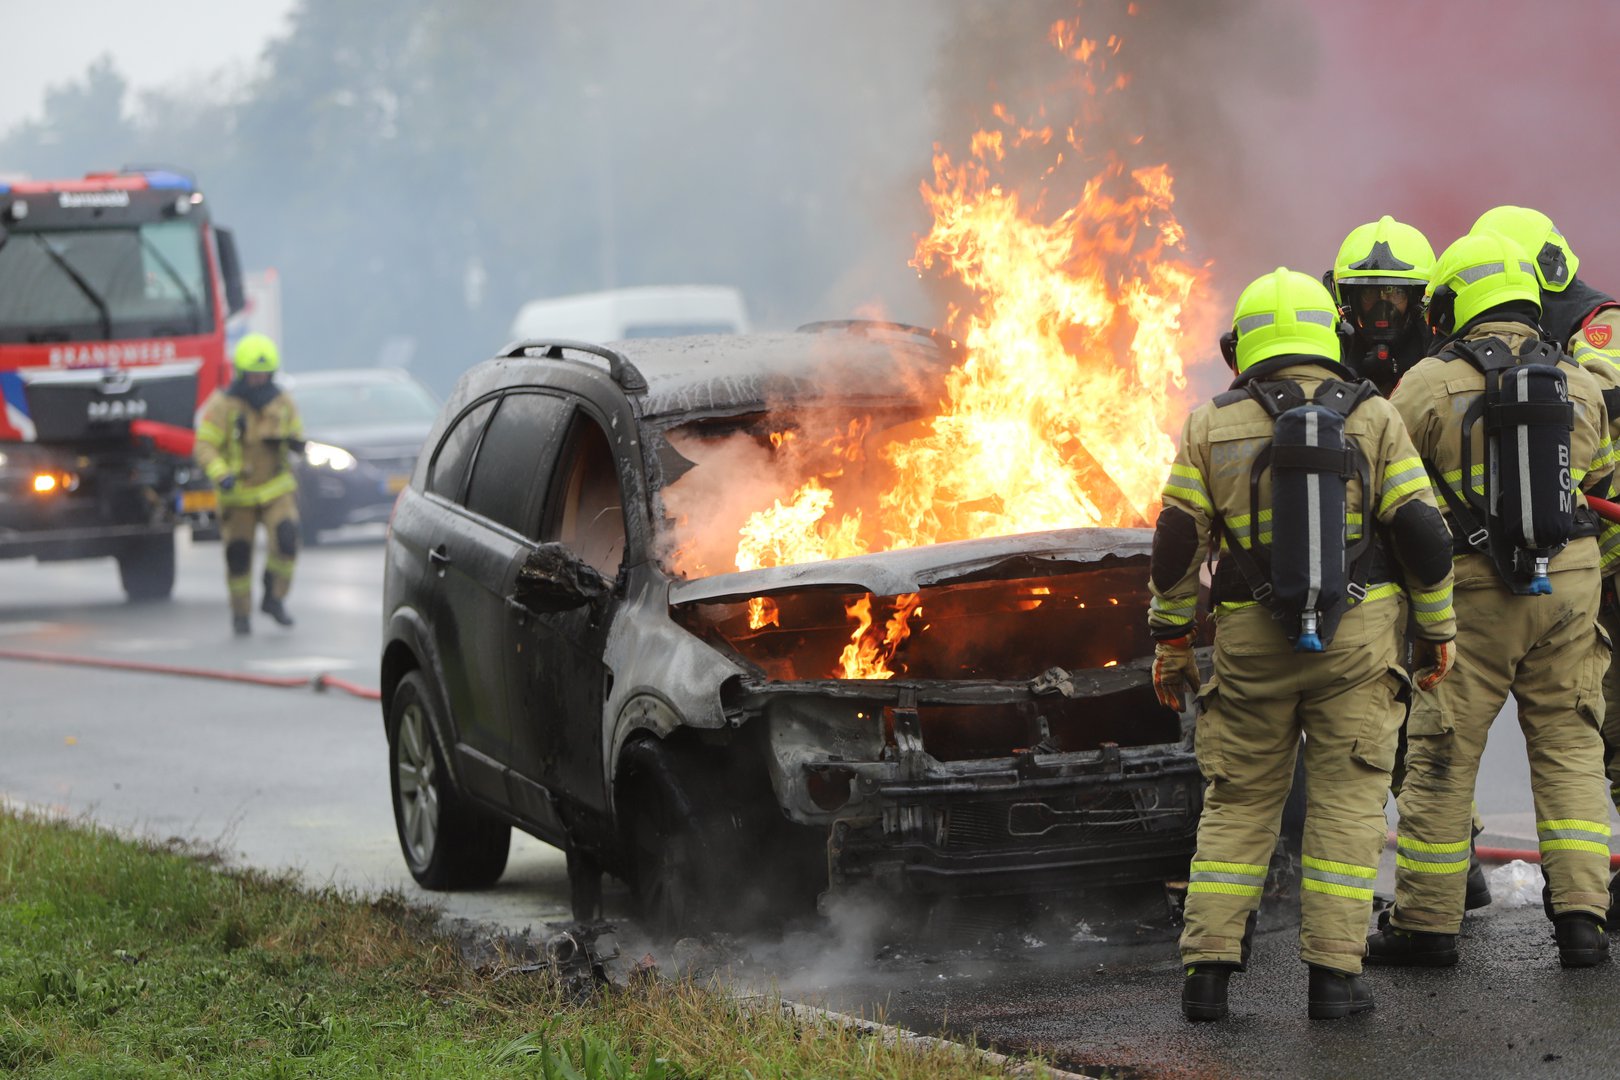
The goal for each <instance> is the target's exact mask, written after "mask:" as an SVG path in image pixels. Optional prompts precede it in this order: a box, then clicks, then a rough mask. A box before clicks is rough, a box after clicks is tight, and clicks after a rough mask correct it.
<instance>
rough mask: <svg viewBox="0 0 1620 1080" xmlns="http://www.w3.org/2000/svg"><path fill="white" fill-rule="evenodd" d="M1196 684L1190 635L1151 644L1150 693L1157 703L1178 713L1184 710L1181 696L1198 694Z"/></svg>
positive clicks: (1195, 665) (1194, 661)
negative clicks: (1151, 680)
mask: <svg viewBox="0 0 1620 1080" xmlns="http://www.w3.org/2000/svg"><path fill="white" fill-rule="evenodd" d="M1198 683H1199V679H1198V662H1197V661H1196V660H1194V659H1193V650H1192V635H1191V634H1183V635H1182V636H1181V637H1178V638H1167V639H1161V640H1159V641H1156V642H1154V644H1153V692H1154V693H1156V694H1158V695H1159V704H1161V705H1163V706H1164V707H1165V708H1167V709H1174V710H1176V712H1180V711H1181V710H1182V709H1184V708H1186V703H1185V700H1184V697H1185V695H1187V694H1189V693H1190V694H1197V693H1198Z"/></svg>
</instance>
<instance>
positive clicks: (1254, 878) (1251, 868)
mask: <svg viewBox="0 0 1620 1080" xmlns="http://www.w3.org/2000/svg"><path fill="white" fill-rule="evenodd" d="M1265 884H1266V868H1265V867H1264V866H1256V865H1254V864H1253V863H1231V862H1196V861H1195V862H1194V863H1193V864H1192V867H1191V873H1189V874H1188V876H1187V891H1188V892H1190V893H1191V892H1207V893H1224V894H1226V895H1227V896H1259V895H1260V893H1261V892H1262V891H1263V890H1264V888H1265Z"/></svg>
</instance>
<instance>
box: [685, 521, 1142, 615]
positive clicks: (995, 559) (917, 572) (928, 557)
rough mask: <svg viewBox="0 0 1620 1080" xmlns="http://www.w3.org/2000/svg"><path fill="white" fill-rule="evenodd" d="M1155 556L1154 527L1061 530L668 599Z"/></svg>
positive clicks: (898, 584) (909, 586) (895, 588)
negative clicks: (1152, 528) (1153, 551)
mask: <svg viewBox="0 0 1620 1080" xmlns="http://www.w3.org/2000/svg"><path fill="white" fill-rule="evenodd" d="M1152 550H1153V532H1152V530H1150V529H1056V530H1052V531H1049V532H1037V533H1020V534H1018V535H1015V536H994V537H986V538H984V539H980V540H956V541H952V542H950V543H946V544H930V545H928V546H926V547H917V548H901V549H899V550H896V551H881V552H877V553H876V554H872V555H856V556H852V557H850V558H846V559H829V560H826V561H823V562H813V563H799V564H796V565H793V566H774V567H769V568H767V569H764V570H741V571H737V572H735V573H730V574H715V575H713V576H711V577H705V578H696V579H693V580H691V581H682V582H678V583H676V584H675V585H673V586H671V588H670V593H669V601H670V603H671V604H674V605H681V604H688V603H694V602H705V601H717V600H718V601H728V600H745V599H748V598H750V597H756V596H766V595H769V594H771V593H775V592H781V591H783V590H790V589H806V588H818V587H829V588H833V587H840V586H842V587H846V588H853V589H861V590H865V591H866V592H869V593H872V594H873V595H875V596H898V595H900V594H902V593H912V592H917V591H918V590H919V589H921V588H923V587H924V586H929V585H942V584H946V583H967V582H971V581H992V580H995V579H997V578H1005V577H1027V576H1030V575H1032V574H1036V573H1041V572H1051V571H1061V570H1063V569H1065V568H1068V567H1074V566H1084V565H1089V564H1093V563H1099V562H1102V561H1103V560H1105V559H1108V558H1118V559H1126V558H1133V557H1147V556H1149V555H1151V553H1152Z"/></svg>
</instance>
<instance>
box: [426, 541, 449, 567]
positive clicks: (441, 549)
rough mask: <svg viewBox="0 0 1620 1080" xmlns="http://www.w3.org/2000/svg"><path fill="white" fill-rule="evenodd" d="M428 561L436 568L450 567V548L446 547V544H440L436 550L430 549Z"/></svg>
mask: <svg viewBox="0 0 1620 1080" xmlns="http://www.w3.org/2000/svg"><path fill="white" fill-rule="evenodd" d="M428 561H429V562H431V563H432V564H433V565H434V566H437V567H441V568H442V567H446V566H449V565H450V549H449V548H448V547H446V546H445V545H444V544H440V545H439V546H438V547H436V548H430V549H428Z"/></svg>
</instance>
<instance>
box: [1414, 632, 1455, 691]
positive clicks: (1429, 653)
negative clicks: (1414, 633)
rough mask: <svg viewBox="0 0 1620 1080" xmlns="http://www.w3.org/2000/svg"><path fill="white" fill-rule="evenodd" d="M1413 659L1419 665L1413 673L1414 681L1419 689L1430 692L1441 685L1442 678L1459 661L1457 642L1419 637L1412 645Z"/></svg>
mask: <svg viewBox="0 0 1620 1080" xmlns="http://www.w3.org/2000/svg"><path fill="white" fill-rule="evenodd" d="M1412 660H1413V662H1414V663H1416V664H1417V666H1418V667H1417V670H1416V671H1415V672H1413V673H1412V681H1413V682H1414V683H1415V684H1416V685H1417V688H1418V689H1419V690H1422V691H1423V692H1424V693H1428V692H1429V691H1430V690H1433V689H1434V688H1435V687H1436V686H1439V685H1440V680H1441V679H1443V678H1445V677H1446V673H1447V672H1449V671H1450V670H1451V666H1452V665H1453V664H1455V663H1456V662H1457V643H1456V642H1455V641H1424V640H1423V639H1422V638H1418V639H1417V642H1416V643H1415V644H1414V645H1413V646H1412Z"/></svg>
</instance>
